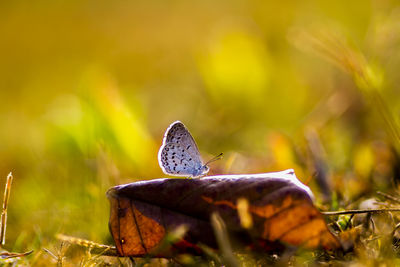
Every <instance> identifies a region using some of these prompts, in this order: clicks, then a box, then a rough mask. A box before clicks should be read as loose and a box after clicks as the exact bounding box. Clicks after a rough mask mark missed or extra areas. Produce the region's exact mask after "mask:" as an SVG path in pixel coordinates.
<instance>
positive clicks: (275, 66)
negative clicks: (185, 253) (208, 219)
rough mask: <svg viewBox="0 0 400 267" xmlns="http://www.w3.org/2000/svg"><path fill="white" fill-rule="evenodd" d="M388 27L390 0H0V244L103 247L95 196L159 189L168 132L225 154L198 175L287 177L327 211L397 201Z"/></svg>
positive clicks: (397, 79)
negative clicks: (153, 182)
mask: <svg viewBox="0 0 400 267" xmlns="http://www.w3.org/2000/svg"><path fill="white" fill-rule="evenodd" d="M399 17H400V5H399V3H398V1H395V0H393V1H390V0H384V1H381V0H371V1H361V0H356V1H345V0H338V1H334V2H321V1H312V0H311V1H285V0H284V1H278V2H277V1H264V0H251V1H244V0H233V1H207V0H205V1H204V0H202V1H197V0H196V1H157V0H151V1H119V0H118V1H102V0H100V1H91V0H82V1H25V0H15V1H2V2H1V3H0V36H1V37H0V58H1V64H0V99H1V105H0V129H1V131H0V182H1V183H0V186H1V187H0V188H2V186H3V185H4V183H5V178H6V176H7V174H8V173H9V172H10V171H12V172H13V174H14V182H13V187H12V191H11V198H10V202H9V214H8V228H7V241H6V248H8V249H10V250H13V251H22V250H30V249H35V250H38V249H39V250H40V248H41V247H51V246H52V245H53V244H54V242H55V241H54V234H57V233H63V234H67V235H72V236H76V237H82V238H87V239H90V240H93V241H96V242H100V243H105V244H112V240H111V236H110V234H109V232H108V225H107V224H108V216H109V204H108V200H107V198H106V195H105V193H106V191H107V189H108V188H110V187H111V186H114V185H117V184H122V183H128V182H134V181H137V180H143V179H154V178H160V177H165V175H164V174H163V173H162V171H161V169H160V168H159V166H158V162H157V152H158V148H159V146H160V145H161V142H162V137H163V134H164V132H165V129H166V128H167V127H168V125H169V124H170V123H172V122H173V121H175V120H181V121H182V122H183V123H185V124H186V126H187V127H188V128H189V130H190V131H191V133H192V135H193V136H194V138H195V139H196V141H197V144H198V146H199V149H200V151H201V153H202V156H203V159H204V160H205V161H206V160H208V159H210V158H212V157H213V156H215V155H217V154H219V153H220V152H224V154H225V155H224V158H223V159H222V160H220V161H218V162H215V163H213V164H212V165H211V172H210V174H224V173H256V172H269V171H280V170H284V169H288V168H293V169H295V171H296V174H297V176H298V177H299V179H300V180H301V181H302V182H303V183H305V184H307V185H309V186H310V187H311V188H312V190H313V191H314V192H315V194H316V199H317V203H319V204H320V205H321V207H324V205H325V207H327V209H335V208H338V206H340V207H342V208H346V207H349V206H351V205H352V204H353V203H354V202H356V201H358V200H359V199H360V198H361V197H365V196H368V194H372V193H373V192H375V191H376V190H378V189H379V190H385V189H387V188H394V189H396V188H397V185H396V182H395V181H396V179H395V178H396V177H397V176H396V174H397V170H398V168H399V164H398V157H397V155H398V152H397V151H398V147H397V146H398V144H397V143H396V142H398V136H396V134H397V133H398V127H397V120H398V115H399V111H400V98H399V97H398V94H399V90H400V88H399V84H400V76H399V75H398V70H399V67H400V53H399V51H400V50H399V48H400V20H399ZM396 138H397V139H396ZM397 178H398V177H397ZM393 185H396V186H393Z"/></svg>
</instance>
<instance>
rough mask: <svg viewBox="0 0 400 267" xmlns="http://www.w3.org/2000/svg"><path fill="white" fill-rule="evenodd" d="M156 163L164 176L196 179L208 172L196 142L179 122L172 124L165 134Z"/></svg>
mask: <svg viewBox="0 0 400 267" xmlns="http://www.w3.org/2000/svg"><path fill="white" fill-rule="evenodd" d="M158 162H159V164H160V167H161V169H162V170H163V172H164V173H165V174H172V175H176V176H192V177H197V176H201V175H204V174H206V173H207V172H208V167H207V166H203V162H202V160H201V157H200V153H199V150H198V148H197V145H196V142H195V141H194V139H193V137H192V135H191V134H190V133H189V131H188V130H187V128H186V127H185V125H183V123H181V122H180V121H176V122H174V123H172V124H171V125H170V127H169V128H168V129H167V131H166V132H165V136H164V140H163V145H162V146H161V148H160V151H159V154H158Z"/></svg>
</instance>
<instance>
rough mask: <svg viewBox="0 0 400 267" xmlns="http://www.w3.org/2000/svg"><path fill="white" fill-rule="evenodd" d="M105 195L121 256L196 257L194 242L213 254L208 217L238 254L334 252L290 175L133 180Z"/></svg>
mask: <svg viewBox="0 0 400 267" xmlns="http://www.w3.org/2000/svg"><path fill="white" fill-rule="evenodd" d="M107 195H108V198H109V200H110V202H111V215H110V231H111V234H112V236H113V238H114V241H115V244H116V247H117V250H118V253H119V255H121V256H136V257H139V256H144V255H147V254H152V255H154V254H155V253H156V254H157V255H158V256H168V255H170V253H173V252H176V251H177V252H186V253H193V254H199V253H201V249H200V248H199V247H198V246H197V244H198V243H202V244H206V245H207V246H209V247H212V248H217V244H216V241H215V237H214V233H213V229H212V226H211V224H210V215H211V214H212V213H213V212H217V213H218V214H219V215H220V216H221V218H222V219H223V221H224V222H225V224H226V227H227V229H228V230H229V232H230V236H232V237H234V239H236V240H237V241H239V243H240V244H241V245H242V247H243V246H245V247H247V248H250V249H256V250H260V249H261V250H264V251H279V250H282V249H284V248H285V246H286V245H291V246H302V247H305V248H310V249H313V248H323V249H328V250H330V249H337V248H339V247H340V243H339V241H338V240H337V238H336V237H335V236H333V235H332V233H331V232H329V230H328V228H327V226H326V224H325V221H324V219H323V217H322V215H321V214H320V213H319V211H318V210H317V209H316V208H315V207H314V206H313V203H312V193H311V191H310V190H309V188H308V187H307V186H305V185H303V184H302V183H301V182H300V181H299V180H297V178H296V176H295V174H294V172H293V170H287V171H283V172H277V173H264V174H248V175H220V176H209V177H204V178H200V179H156V180H150V181H141V182H136V183H131V184H126V185H119V186H115V187H113V188H111V189H110V190H109V191H108V192H107ZM243 199H247V201H248V206H246V205H245V207H246V209H247V212H248V213H249V214H250V215H251V225H252V226H251V228H249V229H244V228H243V226H242V224H241V218H240V216H239V213H238V200H239V201H240V200H243ZM241 213H243V212H241ZM241 216H243V215H241ZM181 225H185V226H186V228H187V232H186V234H185V235H184V237H183V238H180V239H179V240H178V241H177V240H173V242H172V244H171V247H170V249H169V250H168V251H165V250H164V251H159V250H157V247H158V245H159V244H160V243H161V241H163V240H164V238H165V237H167V236H168V235H167V233H169V232H171V231H172V230H174V229H176V228H177V227H179V226H181Z"/></svg>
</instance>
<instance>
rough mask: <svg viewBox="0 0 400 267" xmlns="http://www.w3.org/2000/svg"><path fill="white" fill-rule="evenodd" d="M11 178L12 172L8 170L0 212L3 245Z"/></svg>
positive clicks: (2, 242) (2, 243)
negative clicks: (0, 210)
mask: <svg viewBox="0 0 400 267" xmlns="http://www.w3.org/2000/svg"><path fill="white" fill-rule="evenodd" d="M12 180H13V176H12V173H11V172H10V173H9V174H8V176H7V182H6V188H5V190H4V198H3V211H2V212H1V224H0V241H1V243H0V244H1V246H4V245H5V243H6V228H7V207H8V200H9V199H10V192H11V184H12Z"/></svg>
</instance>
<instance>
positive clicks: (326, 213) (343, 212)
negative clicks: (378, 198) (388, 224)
mask: <svg viewBox="0 0 400 267" xmlns="http://www.w3.org/2000/svg"><path fill="white" fill-rule="evenodd" d="M391 211H400V208H397V209H396V208H393V209H367V210H342V211H322V212H321V213H322V214H323V215H343V214H359V213H380V212H391Z"/></svg>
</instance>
